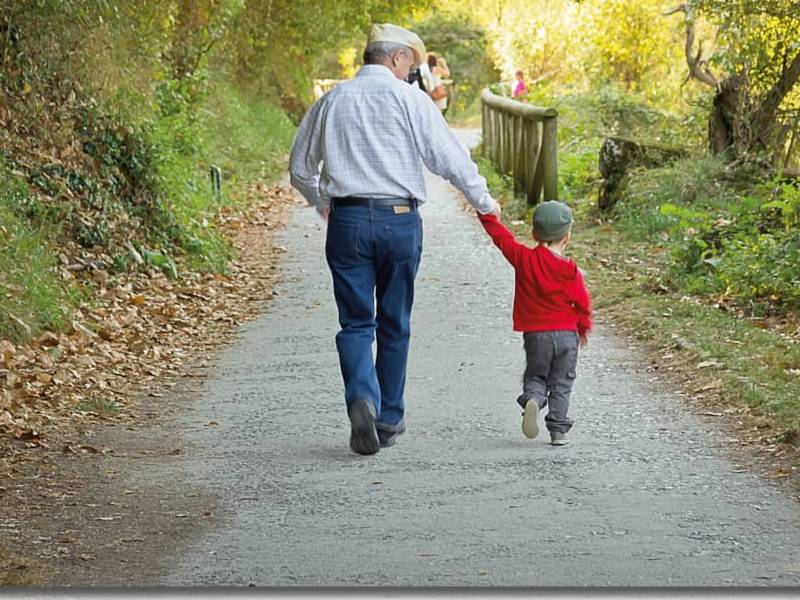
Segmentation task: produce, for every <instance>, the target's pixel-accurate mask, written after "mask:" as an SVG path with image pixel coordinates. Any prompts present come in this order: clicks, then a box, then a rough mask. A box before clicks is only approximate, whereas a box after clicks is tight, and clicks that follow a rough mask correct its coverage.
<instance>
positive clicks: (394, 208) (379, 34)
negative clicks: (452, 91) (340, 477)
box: [289, 23, 500, 454]
mask: <svg viewBox="0 0 800 600" xmlns="http://www.w3.org/2000/svg"><path fill="white" fill-rule="evenodd" d="M424 56H425V46H424V44H423V43H422V40H421V39H420V38H419V37H418V36H417V35H416V34H414V33H412V32H410V31H407V30H405V29H403V28H401V27H397V26H395V25H391V24H388V23H387V24H383V25H373V26H372V29H371V30H370V34H369V38H368V41H367V46H366V49H365V51H364V66H363V67H362V68H361V70H360V71H359V72H358V75H357V76H356V77H355V78H354V79H352V80H350V81H347V82H344V83H341V84H339V85H338V86H337V87H335V88H334V89H333V90H331V91H330V92H328V93H327V94H326V95H325V96H323V97H322V98H320V99H319V101H318V102H317V103H316V104H314V105H313V106H312V107H311V109H310V110H309V111H308V113H307V114H306V115H305V117H304V118H303V121H302V123H301V124H300V128H299V130H298V132H297V136H296V138H295V140H294V144H293V146H292V153H291V158H290V167H289V170H290V173H291V183H292V185H293V186H294V187H295V188H297V189H298V190H299V191H300V192H301V193H302V194H303V196H304V197H305V198H306V200H307V201H308V202H309V204H311V205H313V206H314V207H316V209H317V210H318V211H319V213H320V214H321V215H322V216H323V218H326V219H327V220H328V225H327V239H326V243H325V256H326V259H327V262H328V266H329V267H330V270H331V274H332V276H333V293H334V297H335V299H336V305H337V307H338V310H339V324H340V325H341V331H339V333H338V334H337V335H336V348H337V350H338V352H339V363H340V367H341V371H342V378H343V379H344V388H345V403H346V405H347V412H348V417H349V419H350V424H351V433H350V448H351V449H352V450H353V451H354V452H357V453H359V454H374V453H376V452H378V450H379V449H380V448H381V447H387V446H391V445H392V444H394V442H395V440H396V437H397V436H398V435H399V434H401V433H403V432H404V431H405V428H406V425H405V418H404V414H405V402H404V397H403V393H404V388H405V383H406V363H407V359H408V344H409V337H410V332H411V329H410V320H411V306H412V303H413V300H414V279H415V277H416V274H417V268H418V267H419V262H420V256H421V253H422V220H421V219H420V216H419V206H420V205H421V204H423V203H424V202H425V195H426V194H425V180H424V176H423V170H422V164H423V163H424V165H425V166H426V167H427V168H428V169H429V170H430V171H432V172H433V173H436V174H438V175H440V176H442V177H444V178H445V179H447V180H448V181H449V182H451V183H452V184H453V185H454V186H455V187H456V188H458V189H459V190H460V191H461V192H463V193H464V195H465V196H466V198H467V200H468V201H469V202H470V204H471V205H472V206H473V207H475V208H476V209H477V211H478V212H479V213H481V214H487V213H495V214H499V210H500V209H499V206H498V205H497V203H496V202H495V201H494V199H493V198H492V197H491V196H490V195H489V192H488V190H487V187H486V180H485V179H484V178H483V177H481V176H480V175H479V174H478V169H477V167H476V166H475V164H474V163H473V162H472V161H471V160H470V157H469V153H468V152H467V150H466V149H465V148H464V146H463V145H462V144H461V143H460V142H459V141H458V140H457V139H456V138H455V136H454V135H453V133H452V132H451V131H450V129H449V128H448V127H447V123H446V122H445V120H444V119H443V117H442V115H441V114H440V113H439V111H438V110H437V108H436V106H435V105H434V104H433V102H431V100H430V98H429V97H428V96H427V95H426V94H425V93H424V92H423V91H421V90H420V89H419V88H418V87H416V86H412V85H409V84H408V83H406V82H405V79H406V78H407V77H408V73H409V70H410V69H411V68H412V66H419V64H420V62H421V61H422V59H423V57H424ZM320 163H321V164H322V170H321V172H320ZM376 333H377V355H376V356H375V357H373V353H372V344H373V341H374V340H375V337H376Z"/></svg>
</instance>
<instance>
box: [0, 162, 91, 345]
mask: <svg viewBox="0 0 800 600" xmlns="http://www.w3.org/2000/svg"><path fill="white" fill-rule="evenodd" d="M24 202H30V194H29V192H28V190H27V186H26V185H25V183H24V182H22V181H21V180H20V179H19V178H18V177H16V176H15V175H13V174H12V173H11V172H10V171H9V170H8V169H7V168H6V167H5V166H3V165H0V338H4V339H10V340H13V341H20V340H23V339H25V338H27V337H28V336H35V335H37V334H38V333H40V332H42V331H43V330H45V329H60V328H61V327H63V325H64V323H65V320H66V319H67V316H68V315H69V313H70V311H71V310H72V309H73V308H74V306H75V304H76V301H77V298H78V292H77V290H76V289H75V288H74V287H72V286H70V285H68V284H66V283H65V282H64V281H63V280H62V279H61V278H60V277H59V274H58V271H57V269H56V266H57V265H56V261H57V252H56V248H55V247H54V246H53V243H52V241H51V240H52V238H53V231H52V230H51V231H48V229H47V228H46V227H45V226H42V227H40V228H38V229H37V228H34V227H32V226H31V225H29V224H28V223H27V221H26V220H24V219H23V218H21V217H20V216H19V215H18V214H17V212H16V211H17V209H18V207H19V205H20V203H24Z"/></svg>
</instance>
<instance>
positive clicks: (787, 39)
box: [689, 0, 800, 109]
mask: <svg viewBox="0 0 800 600" xmlns="http://www.w3.org/2000/svg"><path fill="white" fill-rule="evenodd" d="M689 5H690V6H691V7H692V8H694V9H695V11H696V12H697V13H698V14H699V15H701V16H705V17H707V18H708V19H709V20H710V21H711V22H712V23H713V24H714V25H715V26H716V27H717V30H718V36H719V41H718V46H717V48H716V49H715V52H714V53H713V54H712V55H711V57H710V62H711V63H712V65H714V66H715V67H717V68H718V69H719V70H721V71H722V72H724V73H727V74H734V73H747V76H748V80H749V82H750V85H752V86H753V92H754V93H755V94H756V95H762V94H764V93H766V92H767V91H768V90H769V89H770V88H771V87H772V86H773V85H774V84H775V83H776V82H777V81H778V79H779V78H780V76H781V74H782V73H783V72H784V69H785V68H786V66H787V65H788V64H789V63H790V62H791V61H792V59H793V58H795V57H797V56H798V55H800V45H798V36H797V32H798V31H800V10H798V6H797V2H796V1H794V0H757V1H756V0H693V1H692V2H690V3H689ZM798 107H800V93H798V92H795V93H792V94H789V96H788V97H787V98H786V101H785V103H784V108H787V109H789V108H798Z"/></svg>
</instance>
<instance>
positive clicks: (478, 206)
mask: <svg viewBox="0 0 800 600" xmlns="http://www.w3.org/2000/svg"><path fill="white" fill-rule="evenodd" d="M473 207H474V208H475V210H477V211H478V213H480V214H482V215H488V214H489V213H491V212H494V210H495V209H496V208H497V202H496V201H495V199H494V198H492V195H491V194H489V193H486V194H484V195H483V197H482V198H481V199H480V200H478V201H477V202H476V203H475V204H473Z"/></svg>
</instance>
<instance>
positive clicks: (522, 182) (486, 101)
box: [481, 90, 558, 204]
mask: <svg viewBox="0 0 800 600" xmlns="http://www.w3.org/2000/svg"><path fill="white" fill-rule="evenodd" d="M557 117H558V112H557V111H556V109H554V108H540V107H538V106H531V105H530V104H523V103H522V102H517V101H516V100H511V99H509V98H504V97H502V96H497V95H496V94H493V93H491V92H490V91H489V90H484V91H483V93H482V94H481V129H482V131H483V151H484V155H485V156H486V157H487V158H489V159H490V160H491V161H492V162H493V163H494V164H495V166H496V168H497V170H498V171H500V173H502V174H510V175H511V176H512V177H513V178H514V193H518V194H525V195H526V196H527V198H528V204H537V203H538V202H539V200H540V198H541V195H542V192H544V199H545V200H557V199H558V127H557Z"/></svg>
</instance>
